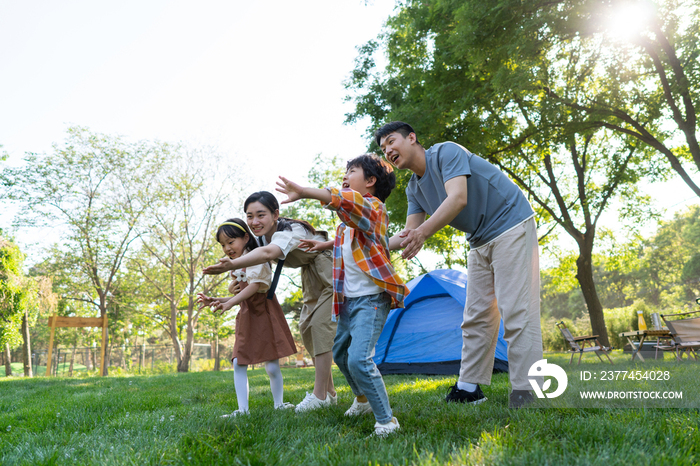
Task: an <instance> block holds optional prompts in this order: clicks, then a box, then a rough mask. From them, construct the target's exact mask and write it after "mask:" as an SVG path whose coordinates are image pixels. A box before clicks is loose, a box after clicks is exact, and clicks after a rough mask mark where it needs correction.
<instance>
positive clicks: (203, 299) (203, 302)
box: [197, 293, 231, 311]
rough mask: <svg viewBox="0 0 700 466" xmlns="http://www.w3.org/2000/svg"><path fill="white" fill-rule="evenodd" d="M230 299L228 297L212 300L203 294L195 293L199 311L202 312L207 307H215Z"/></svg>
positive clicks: (212, 298)
mask: <svg viewBox="0 0 700 466" xmlns="http://www.w3.org/2000/svg"><path fill="white" fill-rule="evenodd" d="M229 299H231V298H230V297H226V298H214V297H211V296H207V295H205V294H204V293H197V302H198V303H199V309H198V310H200V311H201V310H202V309H204V308H205V307H207V306H212V305H216V304H217V303H220V302H223V301H228V300H229Z"/></svg>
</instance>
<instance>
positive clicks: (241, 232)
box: [216, 218, 258, 251]
mask: <svg viewBox="0 0 700 466" xmlns="http://www.w3.org/2000/svg"><path fill="white" fill-rule="evenodd" d="M224 223H235V224H236V225H239V226H240V227H241V228H242V229H241V228H238V227H237V226H234V225H220V226H219V228H218V229H217V230H216V240H217V241H219V243H221V241H220V240H219V235H220V234H221V233H223V234H225V235H226V236H228V237H229V238H243V237H244V236H245V235H246V233H247V234H248V242H247V243H246V245H245V248H246V249H247V250H248V251H252V250H253V249H255V248H257V247H258V242H257V240H256V239H255V235H253V234H252V233H251V232H250V230H249V229H248V225H247V224H246V223H245V222H244V221H243V220H241V219H240V218H230V219H228V220H226V221H225V222H224ZM222 244H223V243H222Z"/></svg>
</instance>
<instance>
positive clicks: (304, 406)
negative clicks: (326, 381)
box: [295, 392, 331, 413]
mask: <svg viewBox="0 0 700 466" xmlns="http://www.w3.org/2000/svg"><path fill="white" fill-rule="evenodd" d="M330 405H331V398H330V397H329V396H328V395H326V399H325V400H319V399H318V398H317V397H316V395H314V394H313V392H311V393H309V392H306V397H305V398H304V399H303V400H302V401H301V403H299V404H298V405H297V407H296V409H295V411H296V412H297V413H301V412H304V411H311V410H313V409H318V408H325V407H328V406H330Z"/></svg>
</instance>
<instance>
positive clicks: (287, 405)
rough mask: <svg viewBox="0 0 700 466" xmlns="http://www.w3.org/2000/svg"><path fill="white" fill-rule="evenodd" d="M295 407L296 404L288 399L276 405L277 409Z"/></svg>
mask: <svg viewBox="0 0 700 466" xmlns="http://www.w3.org/2000/svg"><path fill="white" fill-rule="evenodd" d="M292 408H294V405H293V404H291V403H287V402H286V401H285V402H284V403H282V404H280V405H277V406H275V409H292Z"/></svg>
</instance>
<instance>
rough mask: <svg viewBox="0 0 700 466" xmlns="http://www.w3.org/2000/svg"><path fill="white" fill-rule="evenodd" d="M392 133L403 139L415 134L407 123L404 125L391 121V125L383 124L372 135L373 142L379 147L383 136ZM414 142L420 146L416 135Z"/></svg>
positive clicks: (401, 122) (400, 122)
mask: <svg viewBox="0 0 700 466" xmlns="http://www.w3.org/2000/svg"><path fill="white" fill-rule="evenodd" d="M394 132H396V133H399V134H401V136H403V137H405V138H406V137H408V135H409V134H411V133H414V134H415V133H416V132H415V131H414V130H413V127H412V126H411V125H409V124H408V123H404V122H403V121H392V122H391V123H387V124H385V125H384V126H382V127H381V128H379V129H378V130H377V131H376V132H375V133H374V140H375V141H376V142H377V145H378V146H379V147H381V143H380V141H381V139H382V138H383V137H384V136H387V135H389V134H391V133H394ZM416 142H417V143H418V144H420V142H418V135H416Z"/></svg>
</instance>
